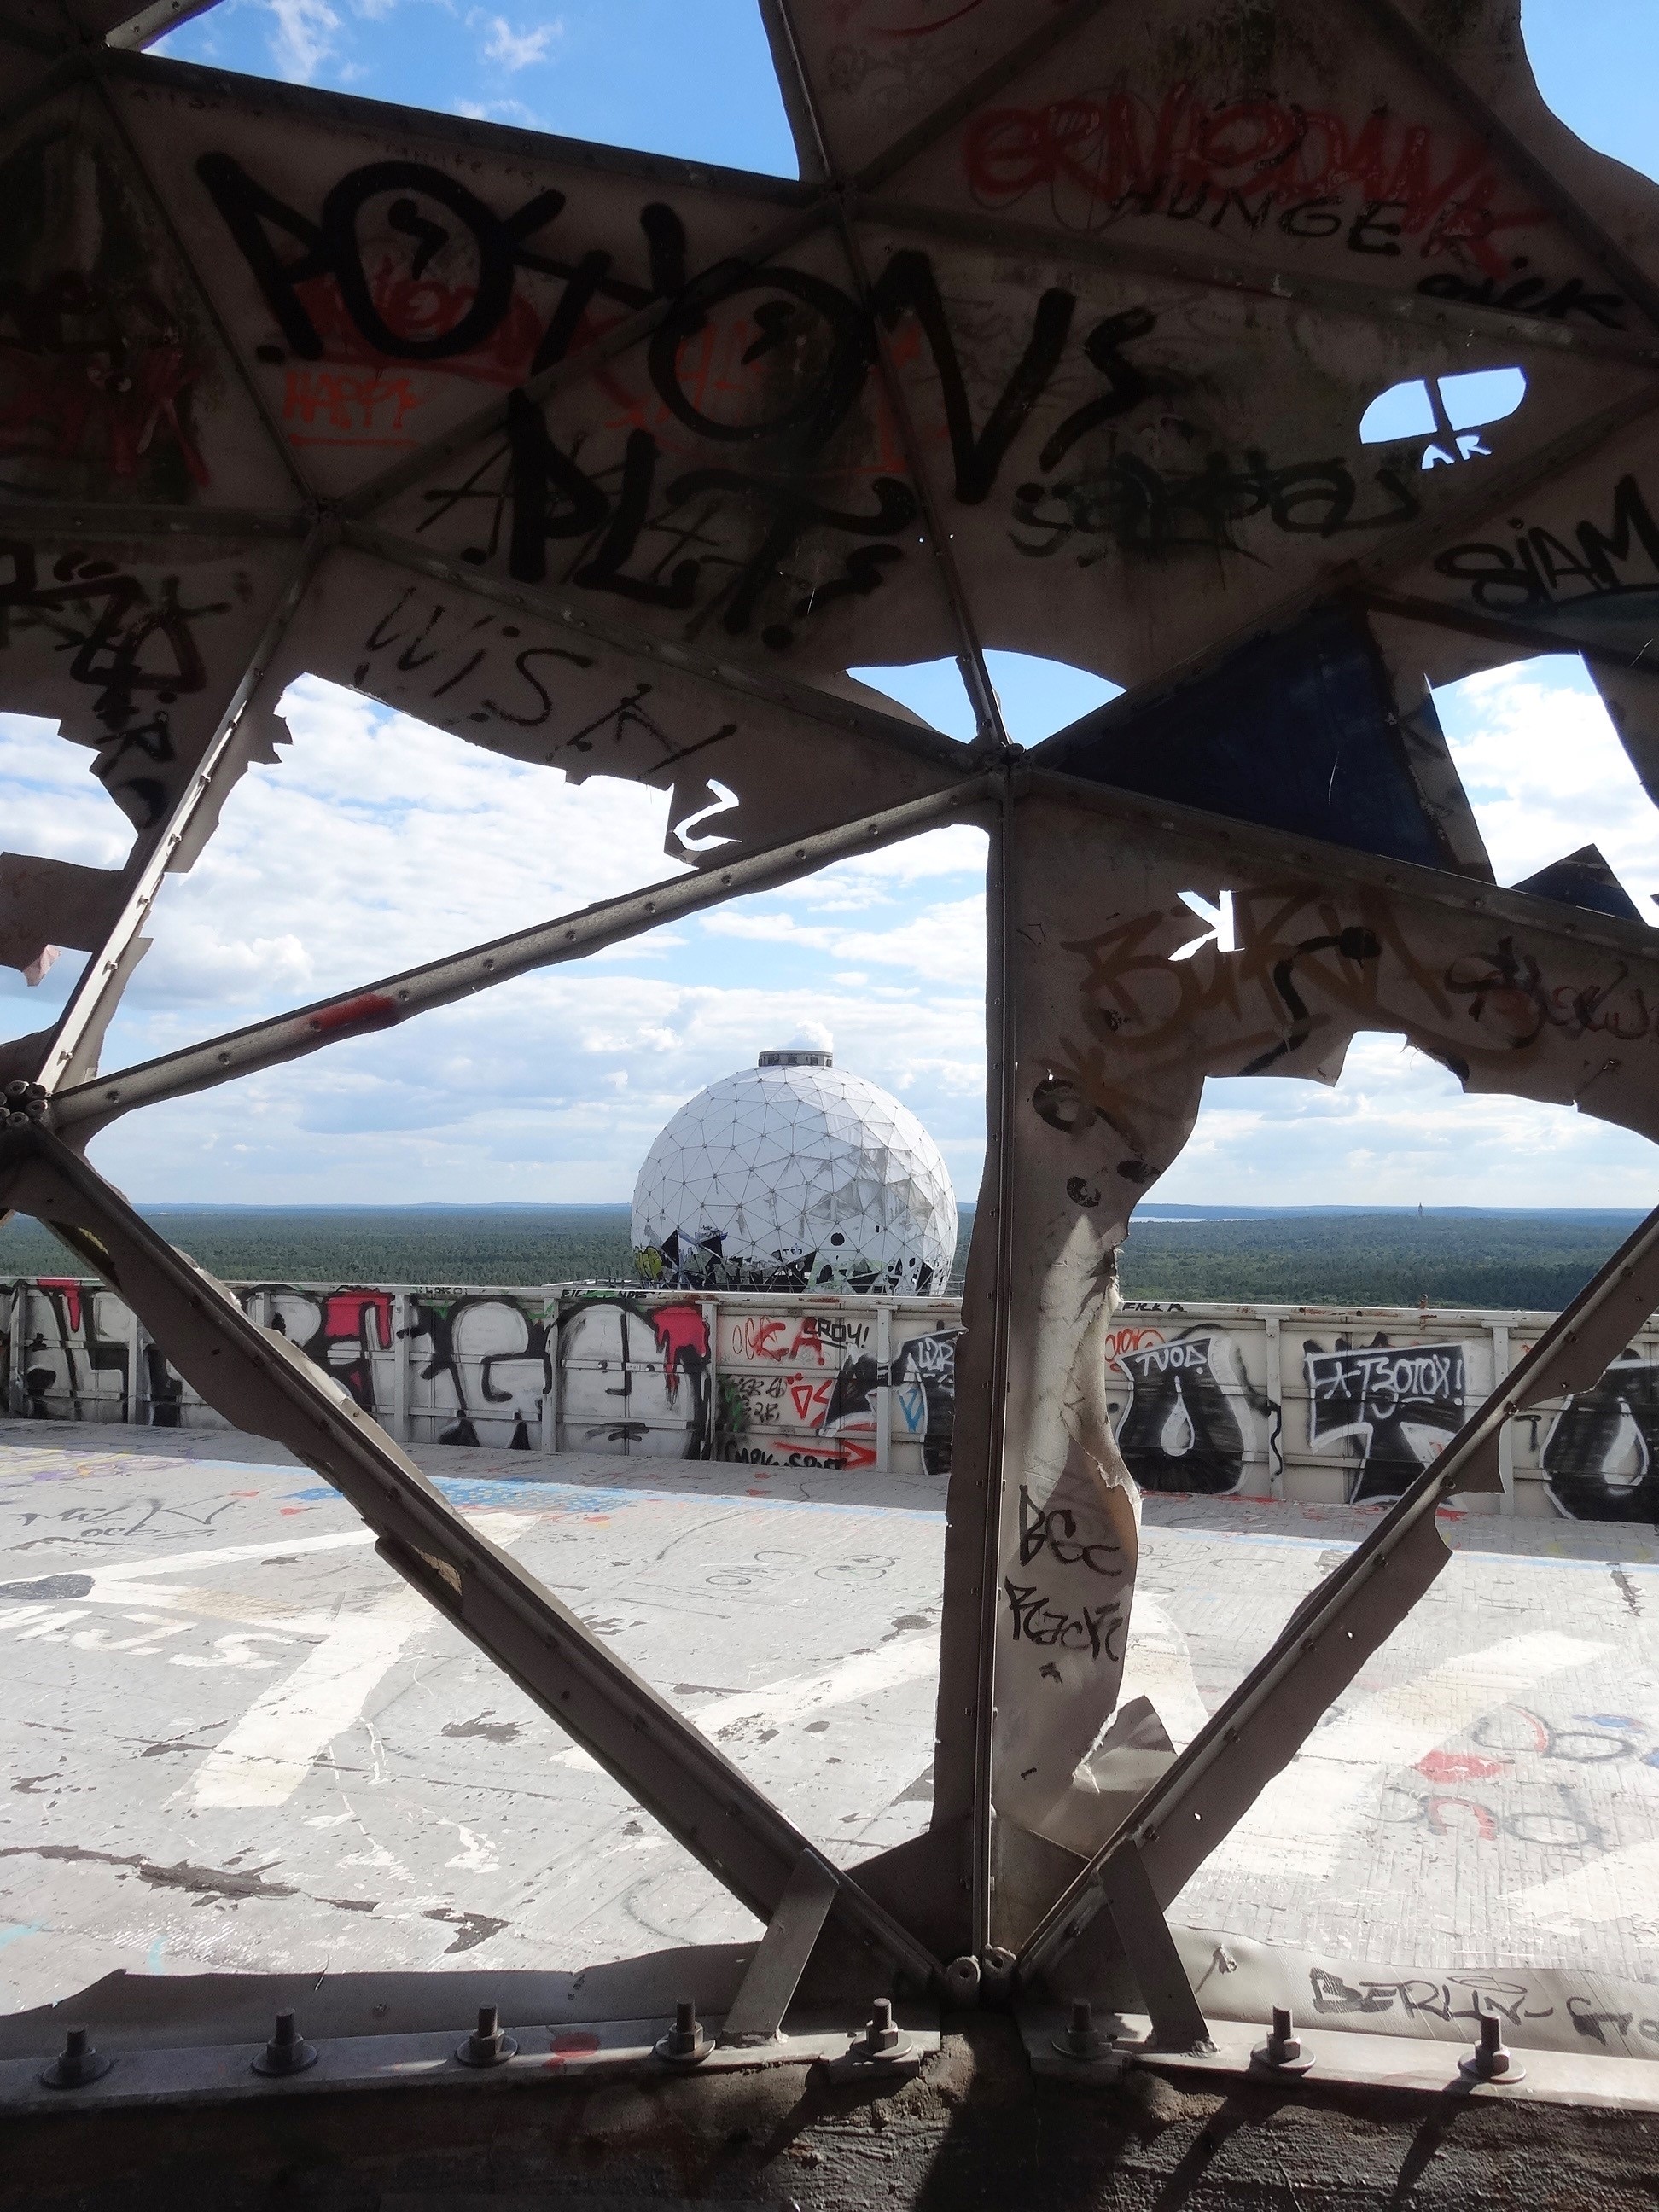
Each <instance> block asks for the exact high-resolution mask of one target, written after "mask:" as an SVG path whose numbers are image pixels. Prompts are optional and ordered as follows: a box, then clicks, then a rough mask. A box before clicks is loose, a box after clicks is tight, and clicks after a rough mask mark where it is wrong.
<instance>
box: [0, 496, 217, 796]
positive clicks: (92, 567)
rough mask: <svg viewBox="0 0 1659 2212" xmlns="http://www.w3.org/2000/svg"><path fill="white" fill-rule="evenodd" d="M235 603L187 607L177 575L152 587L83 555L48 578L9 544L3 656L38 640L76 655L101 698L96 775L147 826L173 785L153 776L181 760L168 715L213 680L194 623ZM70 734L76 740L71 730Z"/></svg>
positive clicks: (75, 679) (3, 543) (83, 677)
mask: <svg viewBox="0 0 1659 2212" xmlns="http://www.w3.org/2000/svg"><path fill="white" fill-rule="evenodd" d="M239 588H240V586H239ZM230 605H231V602H230V601H229V600H228V599H215V600H212V601H203V602H201V603H199V604H193V605H185V604H184V603H183V602H182V600H181V599H180V597H179V578H178V577H177V576H165V577H163V578H161V580H160V581H159V583H158V584H156V585H155V586H154V589H153V591H152V588H151V587H150V586H146V585H145V584H144V583H143V582H141V581H140V580H139V579H138V578H137V577H136V576H131V575H124V574H121V573H120V571H119V569H118V567H117V565H116V563H115V562H113V561H107V560H102V559H98V558H88V557H87V556H84V555H82V554H81V553H79V552H69V553H64V554H62V555H60V556H58V558H57V559H56V560H55V561H54V562H52V569H51V572H50V574H49V575H48V576H46V577H45V578H42V577H41V575H40V572H39V568H38V567H37V563H36V560H35V555H34V550H33V547H31V546H30V545H28V544H27V543H25V542H24V541H23V540H21V539H19V538H0V651H4V650H5V648H6V647H9V646H10V645H12V644H15V643H16V642H17V641H20V640H21V639H25V638H27V637H29V636H31V635H40V636H42V637H44V638H45V639H46V640H47V641H49V646H50V649H51V650H52V652H53V653H58V654H67V655H68V659H67V661H66V663H65V665H66V667H67V671H68V674H69V678H70V681H71V682H72V683H75V684H83V685H84V686H86V688H87V689H88V691H89V693H90V694H91V695H92V696H91V697H90V700H89V702H88V703H89V708H90V711H91V714H92V715H93V718H94V720H95V721H96V722H97V723H98V725H99V726H100V728H101V730H102V731H103V732H104V738H103V741H102V743H101V744H99V746H98V750H97V755H96V757H95V759H94V762H93V774H94V775H96V776H97V777H98V778H99V780H100V781H101V782H102V783H103V785H104V786H105V787H106V790H107V791H108V792H109V794H110V796H111V798H112V799H114V800H115V802H116V804H117V805H118V806H119V807H120V808H121V809H122V810H123V811H124V812H125V814H126V815H127V817H128V818H129V820H131V822H132V823H134V824H135V825H136V826H137V828H139V829H148V828H149V826H150V824H151V823H153V822H154V821H155V820H156V819H157V818H158V817H159V816H160V815H161V813H162V812H163V811H164V810H165V807H166V805H167V791H168V786H167V782H166V781H165V780H164V779H163V778H161V777H160V776H158V775H155V773H154V771H155V769H159V768H164V767H166V766H167V765H168V764H169V763H171V762H172V761H173V757H174V747H173V735H172V724H171V720H170V715H169V710H170V709H171V708H172V707H173V705H174V704H175V703H176V702H177V701H179V699H181V698H185V697H188V696H190V695H191V694H192V693H195V692H197V691H200V690H204V688H205V686H206V684H207V680H208V679H207V668H206V665H205V662H204V659H203V655H202V650H201V647H200V646H199V644H198V643H197V637H196V632H195V629H194V627H193V625H194V624H196V623H198V622H200V621H201V619H202V618H203V617H204V616H206V617H211V616H215V615H222V614H225V613H227V612H228V611H229V609H230ZM65 734H66V735H69V736H70V737H74V736H75V735H76V732H75V729H74V727H73V726H72V725H71V726H70V728H69V729H68V730H67V731H66V732H65Z"/></svg>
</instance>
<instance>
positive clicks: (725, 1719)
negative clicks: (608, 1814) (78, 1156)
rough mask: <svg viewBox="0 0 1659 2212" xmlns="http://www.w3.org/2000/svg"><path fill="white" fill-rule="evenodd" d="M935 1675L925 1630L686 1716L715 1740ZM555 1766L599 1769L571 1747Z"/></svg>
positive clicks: (934, 1633) (933, 1647)
mask: <svg viewBox="0 0 1659 2212" xmlns="http://www.w3.org/2000/svg"><path fill="white" fill-rule="evenodd" d="M938 1672H939V1632H938V1630H937V1629H928V1630H923V1631H922V1632H921V1633H920V1634H917V1635H915V1636H896V1637H895V1638H893V1640H892V1642H891V1643H890V1644H879V1645H878V1647H877V1648H876V1650H873V1651H860V1652H857V1653H855V1654H854V1656H853V1657H852V1658H850V1659H844V1660H842V1662H841V1664H840V1665H839V1666H838V1667H830V1668H822V1669H815V1670H814V1671H813V1672H811V1674H787V1675H785V1676H784V1677H783V1679H782V1680H781V1681H776V1682H768V1683H766V1684H765V1685H764V1686H763V1687H761V1688H759V1689H757V1690H739V1691H736V1692H733V1693H732V1695H731V1696H730V1697H725V1698H716V1699H714V1703H713V1704H712V1705H705V1706H703V1708H702V1711H700V1712H695V1713H691V1714H690V1715H689V1716H688V1718H690V1721H691V1722H692V1723H693V1724H694V1725H695V1726H696V1728H697V1729H699V1730H700V1731H701V1733H702V1735H706V1736H711V1737H713V1738H714V1741H717V1742H719V1741H724V1740H726V1739H727V1738H732V1737H741V1736H742V1735H747V1734H748V1733H750V1730H751V1729H752V1728H753V1727H754V1726H755V1724H757V1723H758V1724H759V1725H760V1726H762V1727H764V1726H767V1725H771V1726H774V1727H777V1728H785V1727H795V1726H798V1725H799V1723H802V1722H804V1721H807V1720H811V1718H813V1717H814V1716H815V1715H817V1714H818V1713H821V1712H823V1711H824V1710H825V1708H826V1707H827V1706H829V1705H849V1704H851V1703H852V1702H853V1701H854V1699H858V1698H871V1697H875V1696H878V1694H879V1693H880V1692H882V1691H884V1690H891V1689H896V1688H897V1687H898V1686H899V1685H900V1684H901V1683H903V1682H919V1681H921V1680H925V1679H926V1678H927V1676H929V1675H931V1674H937V1673H938ZM553 1764H554V1765H555V1766H574V1767H578V1768H580V1769H581V1770H582V1771H585V1772H586V1773H590V1774H597V1773H599V1771H600V1769H599V1761H598V1760H597V1759H592V1758H590V1757H589V1756H588V1754H587V1753H586V1752H585V1751H582V1750H580V1748H579V1747H577V1746H575V1745H574V1744H573V1745H572V1746H571V1747H570V1748H569V1750H568V1751H560V1752H556V1753H554V1755H553Z"/></svg>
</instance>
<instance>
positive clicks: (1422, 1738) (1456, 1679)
mask: <svg viewBox="0 0 1659 2212" xmlns="http://www.w3.org/2000/svg"><path fill="white" fill-rule="evenodd" d="M1611 1649H1612V1646H1611V1645H1610V1644H1587V1643H1584V1642H1583V1641H1582V1640H1581V1639H1580V1638H1577V1637H1573V1636H1562V1635H1559V1634H1558V1633H1557V1632H1555V1631H1554V1630H1553V1629H1544V1630H1541V1631H1539V1632H1537V1633H1536V1634H1535V1635H1532V1636H1513V1637H1510V1638H1506V1639H1505V1640H1504V1642H1503V1643H1501V1644H1487V1645H1486V1646H1485V1647H1484V1649H1482V1650H1478V1651H1466V1652H1463V1653H1462V1655H1461V1656H1459V1657H1457V1658H1455V1659H1452V1660H1449V1661H1448V1662H1447V1663H1446V1664H1445V1665H1444V1666H1443V1667H1436V1668H1433V1669H1432V1671H1431V1673H1429V1674H1420V1675H1419V1676H1418V1678H1417V1679H1416V1680H1415V1681H1412V1682H1402V1683H1401V1684H1400V1685H1399V1686H1397V1687H1396V1688H1395V1689H1392V1690H1385V1691H1383V1692H1382V1694H1381V1695H1380V1696H1378V1697H1375V1698H1368V1699H1365V1701H1364V1704H1363V1705H1356V1706H1355V1707H1354V1708H1353V1709H1352V1711H1349V1712H1346V1713H1344V1714H1342V1715H1341V1716H1340V1718H1338V1719H1336V1720H1334V1721H1330V1722H1328V1723H1326V1724H1325V1725H1324V1726H1323V1727H1322V1728H1318V1729H1315V1730H1314V1733H1313V1734H1312V1735H1311V1736H1310V1737H1309V1739H1308V1741H1307V1743H1306V1744H1305V1745H1304V1747H1303V1749H1302V1750H1301V1752H1300V1753H1298V1754H1297V1757H1296V1758H1295V1759H1292V1761H1291V1764H1290V1765H1289V1766H1287V1767H1286V1768H1285V1771H1283V1772H1282V1773H1281V1774H1278V1775H1275V1777H1274V1778H1273V1780H1272V1781H1271V1782H1270V1783H1269V1784H1267V1788H1266V1789H1265V1790H1263V1791H1262V1793H1261V1796H1260V1797H1258V1798H1257V1800H1256V1802H1255V1804H1254V1805H1253V1806H1252V1807H1251V1808H1250V1810H1249V1813H1247V1814H1245V1816H1244V1818H1243V1820H1241V1821H1240V1822H1239V1824H1238V1826H1237V1828H1235V1829H1234V1831H1233V1832H1232V1834H1231V1836H1230V1837H1229V1838H1227V1841H1226V1842H1225V1844H1223V1845H1222V1847H1221V1850H1219V1851H1218V1853H1217V1854H1216V1857H1215V1858H1214V1860H1212V1862H1211V1865H1212V1869H1221V1868H1225V1869H1226V1870H1227V1871H1228V1872H1230V1873H1240V1872H1245V1873H1251V1874H1261V1875H1273V1876H1275V1877H1277V1878H1279V1879H1280V1880H1283V1879H1284V1878H1285V1876H1287V1875H1291V1876H1295V1877H1297V1878H1299V1879H1302V1880H1307V1879H1309V1878H1310V1877H1312V1878H1315V1879H1318V1878H1322V1877H1323V1876H1325V1875H1328V1874H1329V1873H1330V1871H1331V1869H1332V1868H1333V1866H1334V1864H1335V1862H1336V1860H1337V1857H1338V1856H1339V1855H1340V1852H1341V1850H1343V1848H1344V1846H1345V1845H1346V1844H1348V1843H1349V1842H1350V1841H1351V1839H1352V1837H1353V1835H1354V1832H1355V1831H1356V1829H1357V1828H1358V1826H1359V1825H1360V1801H1361V1800H1362V1799H1363V1798H1364V1796H1365V1795H1366V1793H1367V1792H1368V1791H1370V1790H1374V1789H1375V1788H1376V1784H1377V1782H1378V1780H1379V1778H1381V1777H1382V1776H1383V1775H1384V1774H1386V1773H1388V1772H1389V1771H1392V1770H1393V1769H1394V1768H1395V1767H1401V1766H1413V1765H1416V1763H1417V1761H1418V1760H1419V1759H1421V1758H1423V1757H1424V1755H1425V1753H1428V1752H1431V1751H1433V1750H1434V1749H1435V1748H1436V1747H1437V1746H1438V1745H1440V1744H1443V1743H1444V1742H1445V1741H1446V1740H1447V1738H1448V1737H1449V1736H1455V1735H1460V1734H1461V1733H1462V1731H1463V1729H1466V1728H1468V1726H1469V1724H1470V1723H1471V1722H1472V1721H1475V1720H1478V1719H1479V1718H1480V1716H1481V1715H1482V1714H1483V1713H1486V1712H1490V1711H1492V1708H1493V1707H1494V1706H1497V1705H1505V1704H1507V1703H1509V1702H1510V1700H1511V1699H1514V1698H1515V1697H1516V1696H1517V1695H1519V1693H1520V1692H1522V1691H1525V1690H1529V1689H1530V1688H1531V1687H1532V1686H1533V1685H1534V1683H1535V1682H1539V1681H1541V1680H1543V1678H1544V1676H1545V1675H1547V1674H1562V1673H1564V1672H1565V1670H1566V1669H1567V1668H1571V1667H1583V1666H1585V1665H1587V1664H1588V1663H1589V1661H1591V1660H1592V1659H1599V1658H1601V1657H1602V1656H1604V1655H1605V1654H1606V1653H1607V1651H1609V1650H1611Z"/></svg>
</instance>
